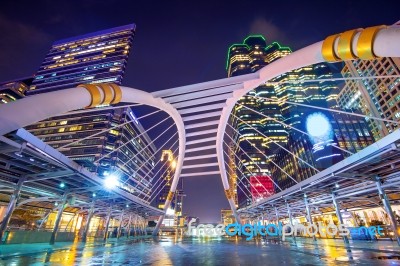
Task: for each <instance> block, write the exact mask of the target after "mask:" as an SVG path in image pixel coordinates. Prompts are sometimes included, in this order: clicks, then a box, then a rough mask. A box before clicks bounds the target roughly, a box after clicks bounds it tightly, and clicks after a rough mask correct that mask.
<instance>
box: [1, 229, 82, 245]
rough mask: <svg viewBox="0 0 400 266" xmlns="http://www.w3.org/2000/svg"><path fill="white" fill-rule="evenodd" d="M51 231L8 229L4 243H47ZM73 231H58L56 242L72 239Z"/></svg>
mask: <svg viewBox="0 0 400 266" xmlns="http://www.w3.org/2000/svg"><path fill="white" fill-rule="evenodd" d="M50 237H51V232H38V231H10V232H8V235H7V239H6V241H5V244H26V243H48V242H49V241H50ZM74 239H75V233H71V232H59V233H58V234H57V238H56V242H69V241H74Z"/></svg>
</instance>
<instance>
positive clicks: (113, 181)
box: [104, 175, 118, 189]
mask: <svg viewBox="0 0 400 266" xmlns="http://www.w3.org/2000/svg"><path fill="white" fill-rule="evenodd" d="M117 185H118V177H116V176H115V175H109V176H107V177H106V178H105V179H104V186H105V187H106V188H108V189H112V188H115V187H116V186H117Z"/></svg>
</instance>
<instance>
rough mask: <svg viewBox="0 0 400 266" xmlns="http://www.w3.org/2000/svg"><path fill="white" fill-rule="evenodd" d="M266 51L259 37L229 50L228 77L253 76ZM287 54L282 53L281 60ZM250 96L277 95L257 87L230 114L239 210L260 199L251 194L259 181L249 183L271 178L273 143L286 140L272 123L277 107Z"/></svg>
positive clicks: (285, 51) (277, 113) (277, 116)
mask: <svg viewBox="0 0 400 266" xmlns="http://www.w3.org/2000/svg"><path fill="white" fill-rule="evenodd" d="M268 48H269V47H268V46H267V43H266V40H265V38H264V37H263V36H261V35H254V36H249V37H247V38H246V39H245V40H244V41H243V43H241V44H234V45H232V46H231V47H229V50H228V59H227V66H226V68H227V71H228V76H238V75H242V74H248V73H252V72H255V71H257V70H259V69H260V68H262V67H263V66H265V65H267V64H268V61H266V57H267V56H268V54H267V51H268ZM289 52H290V51H287V50H282V52H281V56H284V55H286V54H288V53H289ZM276 56H278V55H276V53H275V54H274V55H270V60H274V57H276ZM252 96H261V97H268V98H271V99H274V100H275V99H276V93H275V90H274V87H273V86H268V85H263V86H260V87H258V88H257V89H255V90H253V91H251V92H250V93H249V94H248V95H246V96H244V97H242V98H241V99H240V100H239V101H238V104H237V105H236V106H235V107H234V110H233V114H234V115H235V116H237V117H238V118H239V119H240V120H239V119H235V118H233V117H232V119H231V121H230V123H231V125H232V126H233V127H234V128H235V129H236V130H237V131H238V133H239V134H233V139H234V141H235V143H237V144H238V145H237V146H236V147H235V153H236V154H237V156H238V157H239V159H236V160H237V165H238V166H237V170H238V171H237V174H238V180H237V197H238V205H239V207H243V206H247V205H249V204H251V203H252V202H253V201H255V200H256V199H259V197H253V196H254V195H253V194H252V192H251V191H252V190H253V192H257V189H255V188H254V187H253V185H254V183H261V181H257V180H253V182H250V176H257V177H261V179H263V178H262V177H263V176H269V175H270V174H271V172H270V170H269V169H268V167H267V164H266V162H267V161H268V160H269V159H268V158H269V157H270V156H273V154H272V153H271V151H272V150H273V149H274V148H275V145H274V142H273V141H272V140H274V141H277V142H282V143H285V142H286V138H287V133H286V131H285V130H284V128H283V126H282V125H281V124H279V123H277V122H276V121H274V119H281V113H280V107H279V106H278V103H277V102H272V101H265V102H263V101H259V100H257V99H256V98H253V97H252ZM245 106H246V107H250V108H252V109H254V110H257V111H262V112H263V113H264V114H266V115H268V117H264V116H262V115H260V114H257V113H255V112H253V111H251V110H248V109H246V108H245ZM249 125H251V127H253V128H254V129H253V128H251V127H250V126H249ZM257 131H259V132H262V133H266V132H269V136H270V138H265V137H263V136H261V135H260V134H259V133H258V132H257ZM269 182H271V181H269ZM269 185H270V184H268V186H269Z"/></svg>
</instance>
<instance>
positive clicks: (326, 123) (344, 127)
mask: <svg viewBox="0 0 400 266" xmlns="http://www.w3.org/2000/svg"><path fill="white" fill-rule="evenodd" d="M296 128H298V129H300V130H302V131H303V132H307V133H308V134H309V135H305V134H298V133H296V132H293V131H291V132H290V134H289V138H288V143H287V144H286V145H285V146H284V148H285V149H279V150H278V151H277V153H276V156H275V161H274V162H275V163H276V164H277V165H271V166H270V167H271V171H272V176H273V179H274V180H275V182H276V183H277V184H278V186H279V187H280V188H281V189H286V188H289V187H291V186H293V185H295V184H296V182H301V181H303V180H305V179H307V178H309V177H311V176H313V175H315V174H317V173H318V171H321V170H324V169H326V168H328V167H330V166H332V165H333V164H335V163H338V162H339V161H341V160H343V159H344V158H346V157H348V156H350V155H351V154H354V153H357V152H359V151H360V150H362V149H363V148H365V147H367V146H369V145H371V144H372V143H374V138H373V136H372V133H371V132H370V130H369V127H368V124H367V122H366V121H365V119H363V118H361V117H357V116H353V115H348V114H341V113H333V112H332V113H330V112H325V111H319V110H309V112H307V113H304V114H303V115H302V120H301V122H300V123H299V124H298V125H296ZM346 151H347V152H346ZM279 168H281V169H279ZM278 192H279V189H278Z"/></svg>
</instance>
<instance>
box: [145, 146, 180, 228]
mask: <svg viewBox="0 0 400 266" xmlns="http://www.w3.org/2000/svg"><path fill="white" fill-rule="evenodd" d="M160 163H161V164H162V167H161V168H160V177H159V179H157V180H155V182H154V184H153V185H154V186H155V187H156V188H158V190H159V192H157V193H158V194H157V196H156V201H155V203H156V206H157V207H158V208H159V209H164V204H165V201H166V200H167V197H168V194H169V191H170V189H171V185H172V181H173V178H174V174H175V167H176V159H175V157H174V154H173V153H172V151H171V150H163V151H162V154H161V161H160ZM184 196H185V195H184V193H183V180H182V179H180V180H179V183H178V186H177V189H176V191H175V193H174V197H173V199H172V201H171V205H170V208H169V209H168V210H167V213H166V217H165V219H164V221H163V224H164V225H165V226H174V225H179V224H180V222H179V220H180V218H181V217H182V208H183V197H184Z"/></svg>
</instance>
